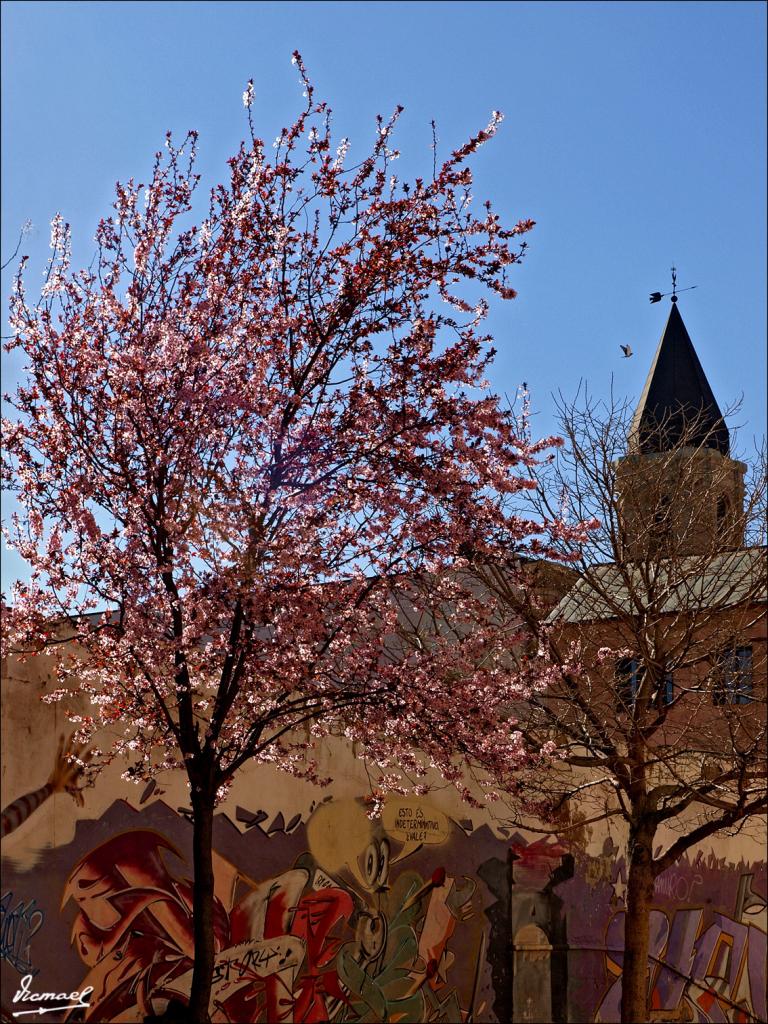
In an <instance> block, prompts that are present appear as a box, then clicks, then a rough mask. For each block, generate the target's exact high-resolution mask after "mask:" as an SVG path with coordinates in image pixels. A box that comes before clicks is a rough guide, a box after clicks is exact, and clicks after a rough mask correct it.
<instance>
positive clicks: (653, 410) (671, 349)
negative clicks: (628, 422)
mask: <svg viewBox="0 0 768 1024" xmlns="http://www.w3.org/2000/svg"><path fill="white" fill-rule="evenodd" d="M675 300H676V297H675V299H673V300H672V308H671V309H670V311H669V319H668V320H667V324H666V327H665V328H664V333H663V334H662V336H661V341H660V342H659V347H658V348H657V349H656V355H655V357H654V360H653V364H652V366H651V372H650V373H649V374H648V379H647V380H646V382H645V387H644V388H643V393H642V396H641V398H640V402H639V404H638V406H637V409H636V410H635V415H634V418H633V420H632V428H631V431H630V438H629V442H630V450H631V451H635V452H638V451H639V452H658V451H669V450H670V449H672V448H674V447H675V446H676V445H679V444H680V443H681V442H682V441H683V439H684V438H685V442H686V444H688V445H691V446H692V447H702V446H703V447H706V448H714V449H716V450H717V451H719V452H720V454H721V455H728V454H729V451H730V437H729V434H728V428H727V427H726V425H725V421H724V420H723V414H722V413H721V412H720V409H719V408H718V405H717V402H716V401H715V396H714V395H713V394H712V388H711V387H710V386H709V381H708V380H707V378H706V377H705V375H704V370H703V369H702V368H701V363H700V362H699V357H698V356H697V355H696V350H695V349H694V347H693V344H692V342H691V339H690V337H689V336H688V331H687V330H686V329H685V324H684V323H683V318H682V317H681V316H680V311H679V310H678V308H677V305H676V301H675ZM689 433H690V437H688V436H686V435H688V434H689Z"/></svg>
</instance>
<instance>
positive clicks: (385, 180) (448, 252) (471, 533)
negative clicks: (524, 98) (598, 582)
mask: <svg viewBox="0 0 768 1024" xmlns="http://www.w3.org/2000/svg"><path fill="white" fill-rule="evenodd" d="M295 62H296V63H297V64H298V67H299V70H300V72H301V75H302V79H303V81H304V86H305V90H306V93H305V94H306V97H307V102H306V106H305V109H304V110H303V112H302V113H301V114H300V116H299V117H298V118H297V120H296V121H295V123H294V124H293V125H292V126H291V127H288V128H285V129H284V130H282V131H281V132H280V135H279V136H278V138H277V139H276V140H275V143H274V146H273V148H271V149H270V148H268V147H265V145H264V143H263V142H262V141H261V140H260V139H259V138H257V137H256V135H255V133H254V127H253V121H252V108H251V104H252V95H253V94H252V87H251V85H250V84H249V86H248V88H247V90H246V92H245V94H244V96H243V100H244V103H245V106H246V108H247V111H248V121H249V126H250V138H249V140H248V141H247V142H246V143H243V144H242V145H241V146H240V148H239V151H238V152H237V153H236V155H235V156H234V157H232V159H231V160H230V161H229V180H228V182H227V183H226V184H222V185H219V186H218V187H216V188H214V189H213V190H212V191H211V193H210V201H209V205H208V211H207V216H206V217H205V219H204V220H203V221H202V223H199V224H197V225H195V224H193V223H192V221H191V216H192V210H193V196H194V194H195V188H196V185H197V183H198V175H196V174H195V172H194V159H195V141H196V135H195V133H190V134H189V135H188V136H187V137H186V139H185V140H184V141H183V143H182V144H181V145H180V146H178V147H177V146H175V145H174V143H173V141H172V139H171V137H170V136H168V138H167V141H166V148H165V151H164V152H163V153H158V154H157V155H156V158H155V162H154V169H153V173H152V176H151V180H150V182H149V185H148V187H147V188H146V189H144V186H143V185H140V184H136V183H134V181H133V180H132V179H131V180H129V181H128V183H127V184H118V185H117V187H116V201H115V203H114V213H113V215H112V216H110V217H107V218H105V219H104V220H102V221H101V222H100V224H99V227H98V232H97V236H96V241H97V245H98V251H97V254H96V258H95V260H94V263H93V265H92V267H91V268H89V269H88V270H83V271H80V272H73V271H72V270H71V269H70V260H69V228H68V226H67V225H66V224H65V223H64V222H63V220H62V218H61V217H57V218H56V219H55V220H54V222H53V238H52V247H53V255H52V257H51V260H50V265H49V268H48V274H47V278H46V281H45V285H44V287H43V289H42V296H41V297H40V299H39V300H38V301H36V302H35V303H34V304H33V303H31V302H30V301H29V300H28V299H27V297H26V293H25V287H24V261H22V264H21V267H20V269H19V273H18V275H17V278H16V283H15V289H14V295H13V298H12V303H11V307H12V308H11V318H12V329H13V337H12V340H11V342H10V344H9V345H8V348H11V349H13V348H21V349H22V350H23V351H24V353H25V354H26V357H27V360H28V367H27V371H26V378H25V380H24V382H23V384H22V385H20V386H19V387H18V389H17V390H16V392H15V395H14V396H13V397H12V398H11V403H12V405H13V407H14V408H15V410H16V416H15V418H14V419H13V420H11V421H7V422H6V424H5V437H6V452H5V456H4V463H3V467H4V478H5V481H6V484H7V485H8V486H9V487H11V488H13V489H14V490H15V492H16V498H17V500H18V505H19V508H20V510H21V513H20V514H19V515H18V516H16V517H14V520H13V522H12V523H11V524H10V525H9V529H8V531H7V533H8V536H9V540H10V542H11V543H12V544H13V545H14V546H15V547H16V548H17V549H18V551H19V552H20V553H21V555H22V556H23V557H24V558H25V559H26V560H27V561H28V562H29V564H30V565H31V567H32V574H31V579H30V581H29V582H25V583H18V584H16V586H15V589H14V594H13V597H12V601H11V604H10V609H9V610H8V611H7V630H6V637H7V640H8V641H9V643H10V645H11V647H12V648H13V649H14V650H16V651H17V652H32V651H36V650H39V649H40V648H41V647H42V646H44V645H51V644H54V643H57V642H59V640H60V638H61V636H62V633H61V623H62V620H64V622H65V623H66V624H67V625H68V633H67V635H68V636H69V637H72V636H73V635H74V637H75V638H76V639H77V640H78V641H79V645H78V651H79V654H78V656H75V647H74V645H72V644H68V645H67V646H66V647H65V648H64V649H63V652H62V656H61V657H60V658H59V660H58V677H59V681H58V687H57V689H56V691H55V692H53V693H50V694H49V695H48V696H49V698H50V699H60V698H61V697H63V696H65V695H66V694H67V693H68V692H71V691H72V690H76V691H77V692H79V693H81V694H82V693H85V694H87V695H89V696H90V700H91V703H92V705H93V713H92V715H91V716H83V717H80V718H77V719H76V721H78V722H79V733H78V739H79V740H80V741H81V742H88V741H89V740H90V739H91V737H92V735H93V734H94V732H95V731H96V730H98V729H99V728H101V727H103V726H110V727H111V728H112V729H113V730H114V729H116V728H117V729H119V730H120V732H121V738H120V740H119V741H118V742H116V743H115V745H114V747H113V748H112V749H110V750H105V751H99V752H97V753H96V754H95V755H94V758H93V761H92V763H91V765H90V766H89V770H95V769H97V768H98V767H99V766H103V765H104V764H105V763H107V762H108V761H109V760H111V759H114V758H121V759H124V760H125V761H126V763H127V764H128V765H129V767H128V769H127V771H126V775H127V776H129V777H131V778H133V779H137V780H138V779H148V778H150V777H151V776H153V775H154V774H155V773H157V772H158V771H163V770H170V769H175V768H183V770H184V771H185V772H186V775H187V777H188V781H189V787H190V798H191V805H192V816H193V855H194V875H195V896H194V908H193V911H194V932H195V946H196V961H195V970H194V978H193V982H192V990H191V1006H190V1013H191V1019H193V1020H195V1021H206V1020H207V1019H208V1004H209V998H210V990H211V975H212V969H213V963H214V956H215V939H214V928H213V902H212V894H213V870H212V825H213V813H214V807H215V806H216V804H217V801H220V800H221V799H222V798H223V797H224V796H225V794H226V792H227V788H228V785H229V784H230V782H231V780H232V778H233V776H234V775H235V773H236V772H237V771H238V769H240V768H241V767H242V766H243V765H244V764H245V763H246V762H248V761H256V762H262V763H269V764H272V765H274V766H276V767H278V768H281V769H283V770H285V771H288V772H291V773H293V774H295V775H298V776H303V777H306V778H309V779H314V780H315V781H320V782H322V781H324V780H320V779H318V778H317V767H316V764H315V762H314V760H313V756H312V748H313V747H314V746H315V745H316V744H317V743H318V742H319V741H321V740H322V738H323V736H325V735H326V734H327V733H328V731H329V730H331V729H333V730H334V731H339V730H342V731H343V732H344V734H345V735H346V736H348V737H349V738H353V739H356V740H358V741H359V742H360V743H361V744H362V747H363V749H364V750H365V752H366V756H367V757H368V758H369V759H370V760H371V761H372V762H374V763H376V764H377V765H378V766H379V768H380V772H379V778H378V782H377V784H376V787H377V789H378V790H380V791H381V792H384V791H385V790H386V789H388V788H393V787H395V788H397V787H400V788H402V787H403V786H405V785H415V786H417V787H421V788H422V789H424V788H425V787H426V786H427V785H428V774H429V772H434V771H437V772H439V773H440V774H441V775H442V776H443V777H445V778H448V779H450V780H452V781H453V782H454V783H455V784H456V785H457V787H458V788H459V789H460V790H461V791H463V792H465V793H468V789H467V784H468V777H469V775H470V774H472V773H473V772H475V773H476V772H479V773H480V776H479V778H480V789H479V790H477V792H480V793H482V786H483V785H484V786H486V788H487V789H488V790H489V793H492V790H493V787H503V786H505V785H508V784H511V782H512V779H513V777H514V774H515V771H516V768H517V766H518V765H519V763H520V761H521V759H522V758H523V757H524V756H526V755H524V754H523V745H522V744H521V743H520V742H519V741H518V735H517V733H516V732H515V731H514V727H513V725H512V724H511V723H510V722H509V721H508V715H505V714H503V711H504V709H505V708H506V707H507V706H508V705H509V703H510V702H512V701H514V700H519V699H520V698H521V697H523V696H524V695H525V689H524V687H523V686H522V685H521V684H520V683H519V682H518V680H517V679H516V677H515V676H514V675H513V674H511V673H510V672H509V670H508V669H507V668H506V667H505V662H504V659H503V658H502V653H503V651H504V650H505V649H506V648H508V647H509V645H511V644H513V643H514V642H515V639H516V637H517V633H518V626H517V624H516V621H515V620H514V619H513V618H511V617H510V616H509V615H508V614H506V613H505V612H503V611H500V607H501V606H500V605H499V606H496V605H494V604H493V602H492V601H491V600H490V599H489V598H488V597H487V595H484V594H483V593H482V592H481V591H479V590H478V588H477V586H476V585H472V583H471V580H470V578H469V577H468V575H467V573H466V572H465V571H463V569H465V568H466V566H467V565H468V562H467V560H466V558H462V557H461V555H462V554H464V555H466V554H467V552H469V551H472V552H474V553H480V554H482V553H483V552H484V551H494V552H498V551H499V550H501V549H503V550H505V551H507V552H508V553H509V554H510V556H512V555H515V554H517V553H520V552H523V551H526V552H528V553H533V554H536V553H537V552H542V551H546V550H547V540H546V536H545V535H544V528H543V527H541V526H536V525H534V524H533V523H531V522H527V521H525V520H522V519H519V518H516V517H515V516H514V515H513V514H512V511H511V507H510V502H511V501H512V500H513V499H514V496H515V494H516V493H517V492H518V491H519V489H520V488H521V487H525V486H528V484H527V481H526V477H527V474H526V472H525V469H526V467H528V466H530V465H531V464H532V462H533V461H535V460H536V457H537V454H538V453H539V451H540V450H541V449H542V447H544V446H545V445H547V444H550V443H552V442H551V439H549V440H546V441H543V442H540V443H539V444H533V443H531V442H530V440H529V439H528V437H527V435H526V433H525V432H521V430H520V424H519V423H518V421H517V420H516V419H515V417H514V416H513V414H512V413H511V411H509V410H508V409H506V410H505V409H503V408H501V407H500V404H499V401H498V399H497V398H496V397H495V396H493V395H492V394H491V393H490V392H489V390H488V385H487V382H486V380H485V374H486V371H487V367H488V364H489V362H490V360H491V359H492V357H493V350H492V348H491V347H490V344H489V342H490V339H489V338H488V337H487V336H485V335H484V334H483V333H482V331H481V325H482V321H483V319H484V317H485V315H486V312H487V308H488V307H487V304H486V301H485V299H484V298H483V297H482V296H483V293H487V292H491V293H493V294H494V295H496V296H499V297H500V298H502V299H510V298H512V297H513V296H514V294H515V293H514V291H513V290H512V289H511V288H510V286H509V284H508V283H507V273H508V270H509V268H510V267H511V266H512V265H513V264H515V263H516V262H517V261H518V260H519V259H520V256H521V254H522V252H523V250H524V248H525V242H524V241H523V242H521V241H520V239H521V236H522V235H524V234H525V233H526V232H527V231H528V230H529V229H530V228H531V227H532V222H531V221H521V222H520V223H518V224H517V225H515V226H514V227H512V228H510V229H505V228H503V227H502V226H501V225H500V223H499V219H498V217H497V216H496V215H495V214H494V213H493V212H492V210H491V207H490V205H489V204H485V207H484V208H483V211H482V213H481V214H480V215H477V214H475V213H473V208H472V206H471V204H470V199H471V197H470V187H471V181H472V176H471V172H470V170H469V168H468V166H467V162H468V160H469V158H471V157H472V155H473V154H474V153H475V151H476V150H477V149H478V148H479V147H480V146H481V145H482V144H483V143H485V142H486V141H487V140H488V139H490V138H491V136H492V135H493V134H494V132H495V131H496V129H497V126H498V124H499V121H500V120H501V116H500V115H499V114H496V113H494V115H493V118H492V120H491V122H490V124H489V125H488V127H487V128H485V129H484V130H483V131H481V132H479V133H478V134H477V135H476V136H475V137H473V138H472V139H470V141H469V142H468V143H467V144H466V145H464V146H462V147H461V148H459V149H457V150H456V151H455V152H453V153H452V154H451V155H450V156H449V157H448V159H447V160H446V161H445V162H444V163H443V164H442V166H437V167H436V168H435V169H434V173H433V174H432V175H431V176H429V177H427V178H424V179H422V178H417V179H416V180H415V181H414V182H413V183H411V184H410V185H409V184H408V183H401V182H400V181H399V180H398V178H397V177H396V176H395V175H394V173H393V171H392V165H393V162H394V161H395V159H396V157H397V156H398V153H397V152H396V151H395V150H394V149H393V148H392V132H393V129H394V127H395V122H396V120H397V117H398V115H399V113H400V109H399V108H398V110H397V112H396V113H395V114H394V115H393V117H392V118H391V119H390V120H388V121H385V120H382V119H381V118H378V119H377V125H376V136H375V139H374V142H373V145H372V148H371V150H370V152H369V154H368V155H367V156H365V158H364V159H362V160H360V161H359V162H357V163H355V164H354V165H352V164H350V161H349V158H348V143H347V141H346V140H342V142H341V144H340V145H339V146H338V148H336V146H335V145H334V144H333V143H332V137H331V123H330V111H329V110H328V108H327V107H326V106H325V104H323V103H317V102H316V101H315V99H314V96H313V90H312V86H311V84H310V83H309V81H308V80H307V77H306V74H305V72H304V68H303V65H302V62H301V59H300V57H299V56H298V54H296V55H295ZM467 296H470V298H468V297H467ZM97 612H98V614H97ZM83 653H84V654H85V657H83ZM526 685H530V683H527V684H526ZM528 756H529V755H528ZM374 796H376V793H374Z"/></svg>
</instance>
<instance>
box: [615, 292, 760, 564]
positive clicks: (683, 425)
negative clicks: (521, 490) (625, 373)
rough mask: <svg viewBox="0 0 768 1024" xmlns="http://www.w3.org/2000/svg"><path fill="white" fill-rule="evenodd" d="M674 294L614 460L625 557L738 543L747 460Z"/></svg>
mask: <svg viewBox="0 0 768 1024" xmlns="http://www.w3.org/2000/svg"><path fill="white" fill-rule="evenodd" d="M730 452H731V440H730V433H729V431H728V427H727V426H726V424H725V421H724V419H723V415H722V413H721V412H720V409H719V407H718V404H717V401H716V400H715V396H714V395H713V393H712V389H711V387H710V386H709V381H708V380H707V378H706V376H705V374H704V370H703V369H702V366H701V363H700V362H699V358H698V356H697V355H696V350H695V349H694V347H693V343H692V342H691V339H690V337H689V335H688V331H687V330H686V328H685V324H684V323H683V318H682V317H681V315H680V310H679V309H678V308H677V296H676V295H675V294H674V293H673V295H672V307H671V309H670V311H669V318H668V320H667V323H666V326H665V327H664V331H663V333H662V336H661V341H660V342H659V346H658V348H657V350H656V355H655V357H654V360H653V363H652V364H651V370H650V373H649V374H648V379H647V380H646V382H645V387H644V388H643V393H642V395H641V398H640V402H639V404H638V406H637V409H636V410H635V414H634V417H633V420H632V425H631V428H630V433H629V437H628V444H627V454H626V456H625V457H624V458H623V459H620V460H619V463H618V465H617V467H616V489H617V499H618V501H617V504H618V508H619V512H620V520H621V523H622V526H623V534H624V535H623V537H622V546H623V547H624V549H625V551H626V554H627V557H629V558H632V559H643V558H648V557H652V556H653V555H658V554H665V553H666V554H669V556H670V557H672V556H674V555H688V554H690V555H693V554H706V553H714V552H715V551H716V550H718V549H724V548H735V547H740V546H741V544H742V543H743V540H744V526H743V517H742V509H743V503H744V473H745V470H746V466H745V465H744V463H743V462H738V461H736V460H735V459H732V458H731V453H730Z"/></svg>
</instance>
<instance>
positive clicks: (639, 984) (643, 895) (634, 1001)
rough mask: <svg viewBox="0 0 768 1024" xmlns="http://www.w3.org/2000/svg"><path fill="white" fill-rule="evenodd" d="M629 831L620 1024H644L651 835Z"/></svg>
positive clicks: (651, 879)
mask: <svg viewBox="0 0 768 1024" xmlns="http://www.w3.org/2000/svg"><path fill="white" fill-rule="evenodd" d="M654 831H655V830H652V829H648V828H643V827H642V826H641V827H639V828H637V829H632V831H631V832H630V837H629V873H628V878H627V910H626V915H625V918H624V969H623V971H622V982H621V1022H622V1024H647V1022H648V1020H649V1019H650V1018H649V1016H648V1013H649V1010H648V982H649V978H648V947H649V941H650V918H651V903H652V901H653V883H654V881H655V879H654V873H653V834H654Z"/></svg>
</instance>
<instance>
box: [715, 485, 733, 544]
mask: <svg viewBox="0 0 768 1024" xmlns="http://www.w3.org/2000/svg"><path fill="white" fill-rule="evenodd" d="M730 525H731V503H730V502H729V501H728V499H727V498H726V496H725V495H724V494H721V495H720V497H719V498H718V499H717V536H718V537H720V538H723V537H724V536H725V535H726V533H727V532H728V528H729V526H730Z"/></svg>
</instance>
